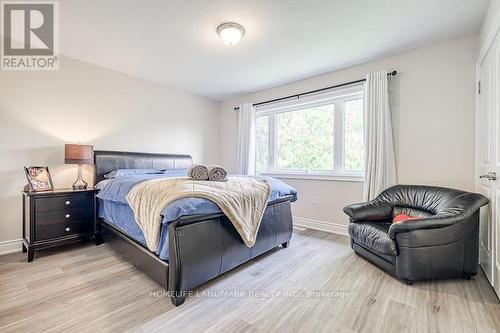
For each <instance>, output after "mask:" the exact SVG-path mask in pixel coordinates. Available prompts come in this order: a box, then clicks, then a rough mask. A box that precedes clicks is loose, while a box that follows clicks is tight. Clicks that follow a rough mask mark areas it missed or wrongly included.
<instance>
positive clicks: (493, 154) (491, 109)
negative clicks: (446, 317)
mask: <svg viewBox="0 0 500 333" xmlns="http://www.w3.org/2000/svg"><path fill="white" fill-rule="evenodd" d="M499 39H500V38H499V36H498V35H497V38H496V40H495V41H494V42H493V43H492V46H491V47H490V49H489V51H488V53H487V54H486V56H485V57H484V58H483V59H482V61H481V62H480V65H479V82H480V83H479V94H478V99H477V101H478V113H477V116H476V191H477V192H478V193H481V194H483V195H485V196H486V197H488V198H489V199H490V204H489V205H488V206H486V207H483V208H481V218H480V221H481V222H480V236H479V261H480V265H481V267H482V269H483V271H484V273H485V275H486V277H487V278H488V280H489V282H490V283H491V285H492V286H493V288H494V289H495V291H496V293H497V295H500V114H499V103H498V99H499V91H498V90H499V88H500V87H499V78H500V71H499V69H500V66H499V63H500V47H499ZM496 177H499V179H497V178H496Z"/></svg>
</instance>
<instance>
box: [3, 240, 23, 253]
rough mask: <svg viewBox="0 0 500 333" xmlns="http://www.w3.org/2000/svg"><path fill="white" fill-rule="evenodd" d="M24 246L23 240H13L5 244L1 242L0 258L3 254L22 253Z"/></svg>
mask: <svg viewBox="0 0 500 333" xmlns="http://www.w3.org/2000/svg"><path fill="white" fill-rule="evenodd" d="M22 246H23V240H22V239H13V240H8V241H4V242H0V256H1V255H3V254H9V253H15V252H21V251H22V249H23V248H22Z"/></svg>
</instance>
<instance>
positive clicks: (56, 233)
mask: <svg viewBox="0 0 500 333" xmlns="http://www.w3.org/2000/svg"><path fill="white" fill-rule="evenodd" d="M91 232H92V221H75V222H72V223H64V224H52V225H45V226H37V227H36V228H35V237H36V240H37V241H40V240H44V239H50V238H58V237H64V236H69V235H74V234H82V233H91Z"/></svg>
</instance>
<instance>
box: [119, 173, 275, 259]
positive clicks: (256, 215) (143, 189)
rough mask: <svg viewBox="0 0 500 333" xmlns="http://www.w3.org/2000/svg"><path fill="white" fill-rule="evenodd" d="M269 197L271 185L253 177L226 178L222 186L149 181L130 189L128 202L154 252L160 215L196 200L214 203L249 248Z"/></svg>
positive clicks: (182, 180)
mask: <svg viewBox="0 0 500 333" xmlns="http://www.w3.org/2000/svg"><path fill="white" fill-rule="evenodd" d="M270 194H271V185H270V184H269V182H268V181H267V180H265V179H259V178H255V177H244V176H243V177H241V176H238V177H228V178H227V181H225V182H211V181H197V180H192V179H189V178H167V179H165V178H162V179H151V180H148V181H145V182H142V183H140V184H137V185H136V186H134V188H132V190H131V191H130V193H129V194H128V195H127V201H128V203H129V204H130V207H132V210H133V211H134V216H135V220H136V222H137V224H138V225H139V227H140V228H141V230H142V232H143V233H144V238H145V239H146V244H147V246H148V248H149V250H150V251H153V252H154V251H156V249H157V247H158V241H159V238H160V230H161V228H160V227H161V221H162V216H161V211H162V210H163V208H165V206H167V205H168V204H169V203H171V202H172V201H174V200H177V199H181V198H187V197H197V198H204V199H208V200H210V201H213V202H214V203H216V204H217V205H218V206H219V208H220V209H221V210H222V212H223V213H224V214H226V216H227V217H228V218H229V220H230V221H231V223H232V224H233V225H234V227H235V228H236V230H237V231H238V233H239V234H240V236H241V238H242V239H243V242H244V243H245V245H246V246H248V247H252V246H253V245H254V244H255V240H256V238H257V231H258V230H259V226H260V222H261V220H262V216H263V214H264V210H265V209H266V206H267V201H268V200H269V196H270Z"/></svg>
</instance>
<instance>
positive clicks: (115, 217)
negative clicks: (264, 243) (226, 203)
mask: <svg viewBox="0 0 500 333" xmlns="http://www.w3.org/2000/svg"><path fill="white" fill-rule="evenodd" d="M175 176H183V175H175V174H174V175H172V174H171V175H165V174H146V175H144V174H143V175H133V176H127V177H120V178H115V179H105V180H103V181H101V182H99V183H97V185H96V186H95V188H97V189H99V190H100V191H99V193H98V194H97V197H98V199H99V217H100V218H104V219H106V220H107V221H109V222H110V223H113V225H115V226H116V227H118V228H119V229H120V230H122V231H123V232H124V233H126V234H127V235H129V236H130V237H132V238H133V239H135V240H136V241H138V242H139V243H141V244H143V245H145V244H146V242H145V239H144V235H143V233H142V231H141V229H140V228H139V226H138V225H137V223H136V222H135V218H134V213H133V211H132V209H131V208H130V206H129V205H128V202H127V199H126V197H127V194H128V193H129V192H130V190H131V189H132V188H133V187H134V186H135V185H137V184H139V183H141V182H143V181H146V180H150V179H156V178H166V177H175ZM262 178H265V179H268V180H269V181H270V183H271V188H272V190H271V196H270V198H269V203H272V202H274V201H276V200H277V199H279V198H281V197H284V196H289V195H290V196H292V199H291V201H295V200H297V191H296V190H295V189H294V188H293V187H291V186H289V185H287V184H285V183H283V182H282V181H280V180H279V179H276V178H272V177H262ZM220 212H221V210H220V208H219V207H218V206H217V205H216V204H215V203H213V202H212V201H210V200H207V199H202V198H184V199H179V200H176V201H174V202H172V203H170V204H169V205H167V206H166V207H165V208H164V209H163V211H162V215H163V222H162V230H161V233H160V242H159V246H158V250H157V251H156V254H157V255H158V256H159V257H160V259H163V260H168V227H167V225H168V223H169V222H172V221H175V220H177V219H178V218H179V217H181V216H187V215H194V214H212V213H220Z"/></svg>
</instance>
